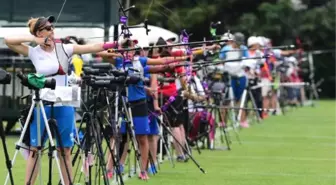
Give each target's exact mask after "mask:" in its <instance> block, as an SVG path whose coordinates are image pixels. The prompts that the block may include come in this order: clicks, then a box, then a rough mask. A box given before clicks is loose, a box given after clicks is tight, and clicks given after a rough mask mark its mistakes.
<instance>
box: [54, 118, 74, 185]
mask: <svg viewBox="0 0 336 185" xmlns="http://www.w3.org/2000/svg"><path fill="white" fill-rule="evenodd" d="M49 125H52V126H51V128H53V130H54V131H55V133H56V139H57V140H58V143H59V147H60V151H61V157H62V159H63V162H64V168H65V171H66V175H67V177H68V181H69V184H70V185H72V184H73V183H72V177H71V172H70V170H71V169H69V166H70V164H67V156H66V154H65V150H64V147H63V142H62V137H61V134H60V132H59V130H58V129H57V128H58V127H57V122H56V120H54V119H50V120H49Z"/></svg>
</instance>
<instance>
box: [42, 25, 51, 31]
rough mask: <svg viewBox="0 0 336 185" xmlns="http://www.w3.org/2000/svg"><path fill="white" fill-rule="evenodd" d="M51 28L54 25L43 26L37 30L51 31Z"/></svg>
mask: <svg viewBox="0 0 336 185" xmlns="http://www.w3.org/2000/svg"><path fill="white" fill-rule="evenodd" d="M52 29H54V25H50V26H46V27H43V28H41V29H39V31H42V30H47V31H51V30H52Z"/></svg>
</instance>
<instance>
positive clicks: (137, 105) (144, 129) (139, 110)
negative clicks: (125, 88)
mask: <svg viewBox="0 0 336 185" xmlns="http://www.w3.org/2000/svg"><path fill="white" fill-rule="evenodd" d="M129 103H130V105H131V111H132V117H133V119H132V120H133V124H134V132H135V135H148V134H149V132H150V128H149V121H148V106H147V101H146V99H141V100H137V101H133V102H129ZM120 132H121V133H123V134H125V133H126V123H125V122H122V124H121V128H120Z"/></svg>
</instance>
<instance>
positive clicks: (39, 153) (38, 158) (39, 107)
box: [5, 89, 72, 185]
mask: <svg viewBox="0 0 336 185" xmlns="http://www.w3.org/2000/svg"><path fill="white" fill-rule="evenodd" d="M34 91H35V98H34V101H33V102H32V105H31V107H30V110H29V113H28V116H27V119H26V121H25V125H24V127H23V130H22V133H21V136H20V139H19V141H18V144H17V145H16V151H15V154H14V157H13V160H12V166H14V163H15V160H16V157H17V154H18V153H19V150H20V148H21V145H22V141H23V138H24V136H25V133H26V131H27V129H28V126H29V125H30V124H29V122H30V118H31V116H32V114H33V110H34V108H35V106H36V111H37V119H36V120H37V140H38V141H37V143H38V146H37V155H36V153H35V152H34V154H33V155H36V160H35V163H34V167H33V169H32V172H31V175H30V179H29V181H28V182H27V184H28V185H30V183H31V180H32V177H33V174H34V170H35V168H36V165H37V162H38V163H39V177H40V178H39V180H40V184H43V182H42V166H41V157H42V142H43V141H44V136H45V133H47V134H48V139H49V143H50V147H49V160H50V161H49V164H50V168H49V182H48V184H51V168H52V167H51V163H52V162H51V160H52V157H54V158H55V159H56V164H57V167H58V172H59V176H60V179H61V183H62V184H65V183H64V178H63V176H62V172H61V166H60V161H59V158H58V156H57V154H56V151H55V150H56V147H55V144H54V141H53V137H52V134H51V130H50V125H52V126H53V127H54V128H56V124H57V123H56V120H54V119H53V118H52V117H53V104H52V108H51V113H52V117H51V119H50V120H49V122H48V120H47V115H46V113H45V109H44V105H43V102H42V100H41V99H40V93H39V91H40V90H39V89H34ZM40 113H42V118H43V121H44V124H45V129H46V130H45V131H46V132H44V133H43V138H41V130H40V128H41V119H40ZM55 132H56V137H57V139H58V141H59V143H60V144H61V145H62V141H61V138H60V134H59V132H58V130H57V128H56V129H55ZM42 139H43V140H42ZM61 154H62V156H63V160H64V163H65V168H66V172H67V176H68V178H69V182H70V184H72V183H71V177H70V172H69V169H68V167H67V164H66V162H65V154H64V150H63V147H62V146H61ZM9 176H10V174H7V177H6V181H5V185H6V184H7V183H8V178H9Z"/></svg>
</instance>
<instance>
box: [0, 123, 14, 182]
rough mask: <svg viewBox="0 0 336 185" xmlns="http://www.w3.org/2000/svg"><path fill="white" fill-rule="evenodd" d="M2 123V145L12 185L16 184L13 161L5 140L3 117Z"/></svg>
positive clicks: (0, 129)
mask: <svg viewBox="0 0 336 185" xmlns="http://www.w3.org/2000/svg"><path fill="white" fill-rule="evenodd" d="M0 124H1V125H0V137H1V141H2V146H3V149H4V154H5V159H6V167H7V170H8V174H9V178H10V182H11V184H12V185H14V179H13V174H12V162H11V160H10V159H9V155H8V151H7V145H6V140H5V133H4V130H3V125H2V119H1V118H0Z"/></svg>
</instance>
